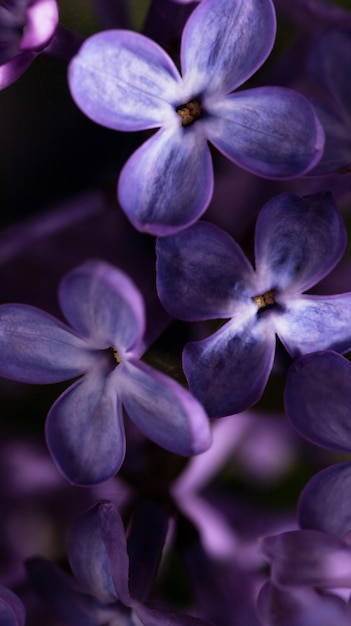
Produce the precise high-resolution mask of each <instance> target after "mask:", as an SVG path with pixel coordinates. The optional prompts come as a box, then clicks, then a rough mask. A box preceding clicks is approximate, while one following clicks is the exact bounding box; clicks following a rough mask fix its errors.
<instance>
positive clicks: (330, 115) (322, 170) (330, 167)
mask: <svg viewBox="0 0 351 626" xmlns="http://www.w3.org/2000/svg"><path fill="white" fill-rule="evenodd" d="M313 106H314V108H315V111H316V113H317V115H318V119H319V121H320V122H321V124H322V126H323V129H324V133H325V146H324V152H323V156H322V158H321V160H320V161H318V163H317V165H316V166H315V167H314V168H313V169H312V170H310V171H309V172H308V174H309V175H311V176H323V175H324V174H330V173H333V172H340V171H341V172H342V170H343V169H344V168H349V167H350V165H351V136H350V132H349V130H348V125H347V124H346V123H345V121H344V120H342V119H341V117H340V116H339V115H338V114H337V113H336V112H335V111H334V110H333V109H332V108H331V107H329V105H327V104H324V103H323V102H321V101H318V100H313ZM350 117H351V114H350ZM349 124H350V125H351V120H350V122H349Z"/></svg>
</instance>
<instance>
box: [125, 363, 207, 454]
mask: <svg viewBox="0 0 351 626" xmlns="http://www.w3.org/2000/svg"><path fill="white" fill-rule="evenodd" d="M121 371H122V370H121ZM119 393H120V397H121V400H122V402H123V404H124V406H125V408H126V411H127V413H128V415H129V417H130V419H131V420H132V421H133V422H134V423H135V424H136V425H137V426H138V427H139V428H140V430H141V431H142V432H143V433H144V435H146V436H147V437H149V439H151V440H152V441H154V442H155V443H157V444H158V445H159V446H161V447H162V448H166V450H170V451H171V452H174V453H175V454H181V455H184V456H190V455H193V454H199V453H200V452H204V450H207V448H208V447H209V446H210V444H211V431H210V426H209V422H208V418H207V415H206V413H205V412H204V410H203V408H202V406H201V405H200V404H199V403H198V402H197V401H196V400H195V398H193V397H192V395H191V394H190V393H189V392H188V391H187V390H186V389H183V387H181V385H179V384H178V383H177V382H176V381H175V380H173V379H172V378H169V377H168V376H165V375H164V374H162V373H161V372H159V371H157V370H154V369H152V368H151V367H149V366H148V365H146V364H145V363H142V362H138V361H132V360H130V361H128V362H126V363H123V377H122V376H121V377H120V379H119Z"/></svg>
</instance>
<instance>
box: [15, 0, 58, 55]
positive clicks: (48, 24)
mask: <svg viewBox="0 0 351 626" xmlns="http://www.w3.org/2000/svg"><path fill="white" fill-rule="evenodd" d="M26 17H27V23H26V26H25V29H24V32H23V37H22V39H21V44H20V48H21V50H38V49H40V48H43V47H44V46H45V44H47V43H48V42H49V41H50V39H51V37H52V36H53V34H54V32H55V28H56V26H57V24H58V21H59V14H58V7H57V3H56V0H35V1H34V2H30V3H29V6H28V8H27V10H26Z"/></svg>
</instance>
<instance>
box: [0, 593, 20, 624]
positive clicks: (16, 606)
mask: <svg viewBox="0 0 351 626" xmlns="http://www.w3.org/2000/svg"><path fill="white" fill-rule="evenodd" d="M0 624H1V626H24V624H25V609H24V606H23V604H22V602H21V600H20V599H19V598H18V596H16V594H14V593H13V592H12V591H10V589H7V587H4V586H3V585H0Z"/></svg>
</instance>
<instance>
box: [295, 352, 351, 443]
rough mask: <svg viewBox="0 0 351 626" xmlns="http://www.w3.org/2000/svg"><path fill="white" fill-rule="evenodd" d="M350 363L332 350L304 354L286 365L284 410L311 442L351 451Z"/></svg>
mask: <svg viewBox="0 0 351 626" xmlns="http://www.w3.org/2000/svg"><path fill="white" fill-rule="evenodd" d="M350 408H351V363H350V362H349V361H347V360H346V359H345V358H344V357H342V356H340V355H339V354H336V353H335V352H319V353H315V354H308V355H306V356H304V357H301V358H299V359H297V360H296V361H295V362H294V363H293V364H292V366H291V367H290V369H289V372H288V376H287V381H286V387H285V410H286V414H287V416H288V417H289V419H290V420H291V421H292V423H293V425H294V426H295V428H296V429H297V430H298V431H299V432H300V433H301V434H302V435H303V437H306V439H309V440H310V441H312V442H313V443H316V444H317V445H319V446H324V447H326V448H331V449H332V450H340V451H342V452H350V451H351V410H350Z"/></svg>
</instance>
